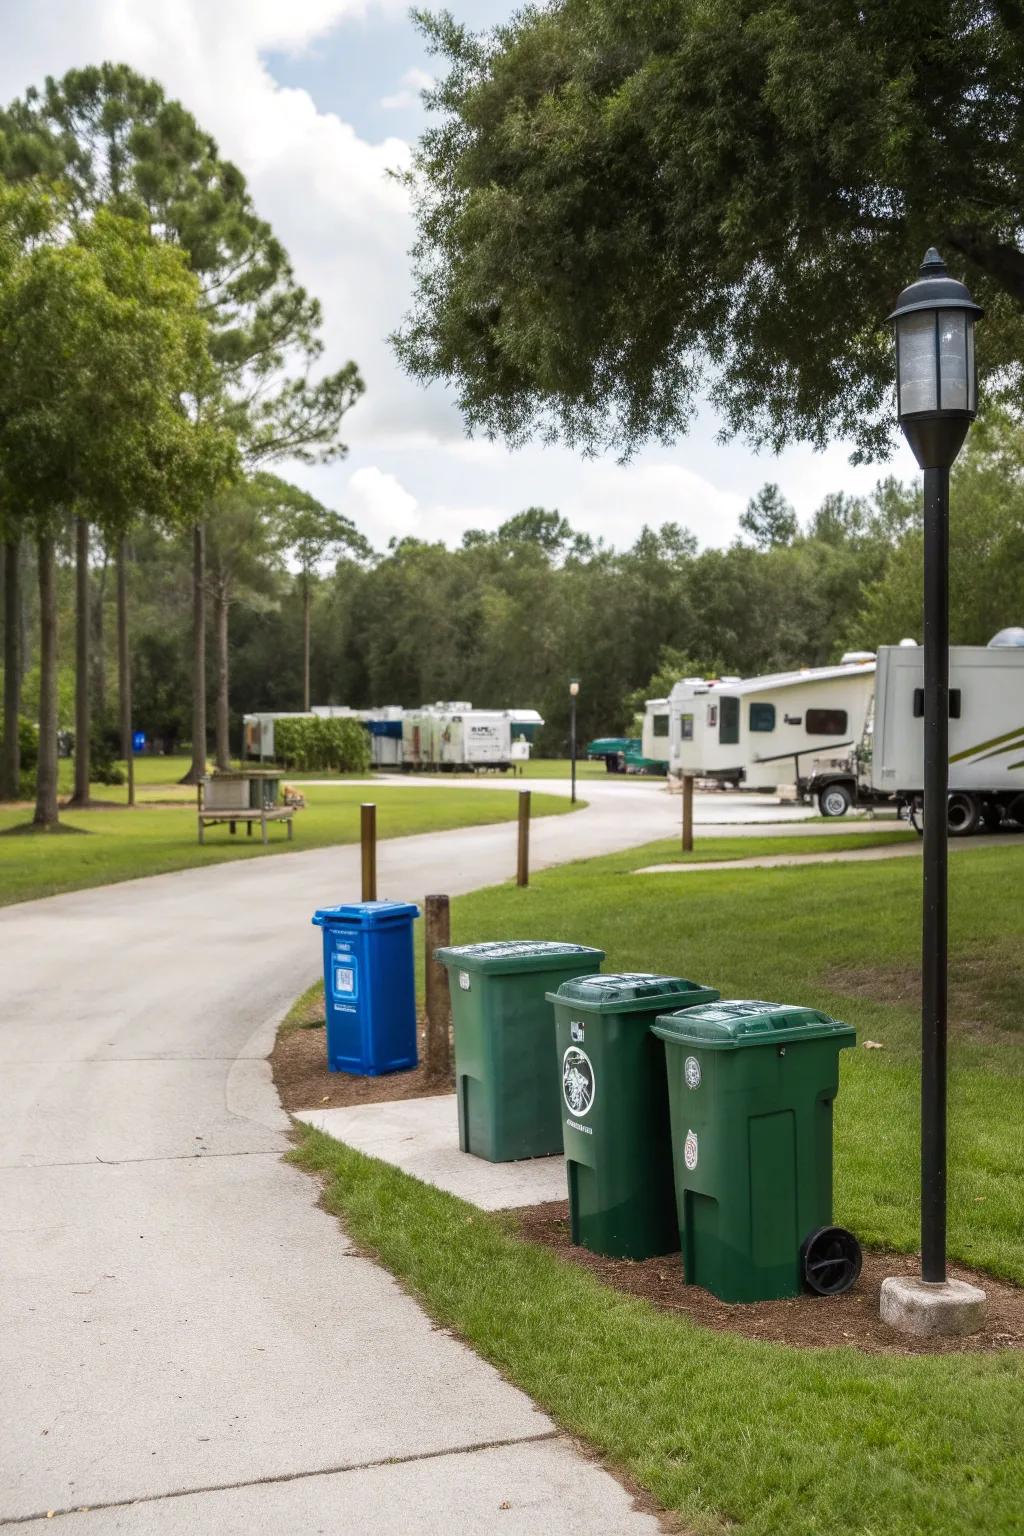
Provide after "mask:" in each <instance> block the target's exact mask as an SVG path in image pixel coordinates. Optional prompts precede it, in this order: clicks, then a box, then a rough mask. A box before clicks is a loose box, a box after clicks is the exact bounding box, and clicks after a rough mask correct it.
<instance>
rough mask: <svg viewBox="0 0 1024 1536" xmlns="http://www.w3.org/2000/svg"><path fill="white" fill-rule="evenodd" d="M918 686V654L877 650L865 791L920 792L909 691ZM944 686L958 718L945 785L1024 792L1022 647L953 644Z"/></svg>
mask: <svg viewBox="0 0 1024 1536" xmlns="http://www.w3.org/2000/svg"><path fill="white" fill-rule="evenodd" d="M923 685H924V652H923V650H921V649H920V647H914V646H883V648H882V649H881V650H880V651H879V653H878V693H877V698H876V703H875V730H874V740H873V743H872V758H871V786H872V788H873V789H878V790H884V791H886V792H887V793H890V794H896V793H900V792H919V791H920V790H921V789H922V788H923V787H924V720H923V718H922V717H921V716H920V715H917V716H915V714H914V690H915V689H917V688H921V687H923ZM949 686H950V689H958V690H959V693H960V717H959V719H956V718H951V719H950V722H949V787H950V789H958V790H989V791H1011V792H1012V791H1015V790H1017V791H1022V792H1024V649H1015V648H1006V649H1000V648H990V647H988V646H982V645H954V646H950V650H949Z"/></svg>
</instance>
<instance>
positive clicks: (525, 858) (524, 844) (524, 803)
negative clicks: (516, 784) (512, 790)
mask: <svg viewBox="0 0 1024 1536" xmlns="http://www.w3.org/2000/svg"><path fill="white" fill-rule="evenodd" d="M529 883H530V791H529V790H528V789H521V790H520V791H519V857H518V859H517V861H516V885H529Z"/></svg>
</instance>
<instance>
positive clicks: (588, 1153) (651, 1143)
mask: <svg viewBox="0 0 1024 1536" xmlns="http://www.w3.org/2000/svg"><path fill="white" fill-rule="evenodd" d="M718 996H719V994H718V993H717V992H715V991H713V990H712V989H711V988H708V987H700V986H698V985H697V984H696V982H693V981H686V980H685V979H684V978H682V977H679V976H652V975H650V974H649V973H647V972H636V971H631V972H627V973H625V974H623V975H619V976H579V977H577V978H576V979H575V980H573V981H563V983H562V985H561V986H560V987H559V989H558V991H557V992H550V993H549V994H548V1001H549V1002H551V1003H553V1004H554V1008H555V1034H556V1037H557V1041H558V1063H559V1073H560V1081H561V1094H562V1106H561V1108H562V1139H563V1143H564V1146H565V1157H566V1173H567V1176H568V1182H569V1230H570V1234H571V1237H572V1241H573V1242H574V1243H579V1244H580V1245H581V1246H582V1247H583V1248H589V1249H590V1250H591V1252H592V1253H602V1254H605V1255H607V1256H608V1257H609V1258H616V1259H647V1258H651V1257H653V1256H654V1255H655V1254H659V1253H677V1252H678V1251H679V1224H678V1221H677V1219H676V1197H675V1188H674V1185H673V1181H672V1144H671V1140H670V1137H669V1114H668V1087H667V1084H666V1081H665V1062H664V1052H663V1051H662V1048H661V1045H660V1043H659V1042H658V1041H657V1040H655V1038H654V1036H653V1035H652V1034H651V1025H652V1024H653V1023H654V1022H655V1020H656V1019H657V1017H658V1015H659V1014H661V1013H664V1011H665V1009H666V1008H680V1007H682V1006H685V1005H691V1004H695V1003H710V1002H714V1001H715V1000H716V998H717V997H718Z"/></svg>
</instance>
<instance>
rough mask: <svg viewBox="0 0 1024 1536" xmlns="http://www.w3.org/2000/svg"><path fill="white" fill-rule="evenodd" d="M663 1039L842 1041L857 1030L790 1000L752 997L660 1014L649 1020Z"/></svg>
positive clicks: (726, 1045)
mask: <svg viewBox="0 0 1024 1536" xmlns="http://www.w3.org/2000/svg"><path fill="white" fill-rule="evenodd" d="M651 1028H652V1029H653V1031H654V1033H655V1034H656V1035H658V1036H659V1037H660V1038H661V1039H662V1040H668V1041H672V1042H674V1043H675V1044H677V1045H701V1046H705V1047H707V1048H710V1049H712V1050H719V1051H724V1050H737V1049H739V1047H741V1046H749V1045H775V1044H779V1043H781V1042H783V1041H786V1040H820V1039H823V1038H824V1037H825V1036H832V1037H833V1038H834V1037H837V1036H838V1037H841V1040H840V1045H841V1046H843V1045H852V1044H853V1042H854V1040H855V1039H856V1038H857V1032H856V1030H855V1029H854V1028H853V1026H852V1025H850V1024H843V1023H841V1022H840V1020H839V1019H833V1018H831V1017H830V1015H829V1014H827V1013H819V1011H818V1010H817V1009H816V1008H799V1007H794V1006H792V1004H790V1003H763V1002H755V1001H753V1000H749V999H747V1000H743V1001H740V1002H725V1003H709V1004H704V1005H701V1006H699V1007H696V1008H682V1009H680V1010H679V1011H678V1012H676V1013H668V1014H662V1015H661V1016H660V1017H659V1018H658V1021H657V1023H655V1024H652V1025H651Z"/></svg>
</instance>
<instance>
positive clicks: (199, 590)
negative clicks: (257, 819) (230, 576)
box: [181, 523, 206, 784]
mask: <svg viewBox="0 0 1024 1536" xmlns="http://www.w3.org/2000/svg"><path fill="white" fill-rule="evenodd" d="M205 774H206V530H205V528H204V526H203V524H202V523H196V525H195V527H194V528H193V530H192V766H191V768H190V769H189V771H188V773H186V775H185V777H184V778H183V779H182V781H181V782H182V783H183V784H198V783H199V782H200V780H201V779H202V778H203V777H204V776H205Z"/></svg>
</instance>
